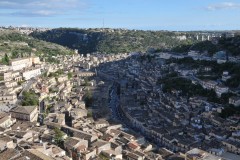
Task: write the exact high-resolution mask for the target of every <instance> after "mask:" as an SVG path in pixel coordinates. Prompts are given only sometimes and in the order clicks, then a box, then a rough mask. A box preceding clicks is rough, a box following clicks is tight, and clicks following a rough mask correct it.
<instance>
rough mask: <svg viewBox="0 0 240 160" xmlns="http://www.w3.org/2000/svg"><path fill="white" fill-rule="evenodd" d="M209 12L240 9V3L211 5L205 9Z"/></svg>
mask: <svg viewBox="0 0 240 160" xmlns="http://www.w3.org/2000/svg"><path fill="white" fill-rule="evenodd" d="M206 9H207V10H209V11H215V10H224V9H240V3H233V2H222V3H218V4H212V5H209V6H207V7H206Z"/></svg>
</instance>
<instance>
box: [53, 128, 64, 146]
mask: <svg viewBox="0 0 240 160" xmlns="http://www.w3.org/2000/svg"><path fill="white" fill-rule="evenodd" d="M54 132H55V136H54V142H55V143H56V144H57V145H58V146H61V145H62V144H63V136H64V133H63V132H62V131H61V130H60V129H59V128H55V129H54Z"/></svg>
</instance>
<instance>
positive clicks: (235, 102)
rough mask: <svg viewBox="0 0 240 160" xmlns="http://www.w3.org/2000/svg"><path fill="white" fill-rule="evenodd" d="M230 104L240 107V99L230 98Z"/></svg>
mask: <svg viewBox="0 0 240 160" xmlns="http://www.w3.org/2000/svg"><path fill="white" fill-rule="evenodd" d="M229 104H232V105H234V106H235V107H237V106H240V97H230V98H229Z"/></svg>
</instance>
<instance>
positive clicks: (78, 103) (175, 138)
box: [0, 50, 240, 160]
mask: <svg viewBox="0 0 240 160" xmlns="http://www.w3.org/2000/svg"><path fill="white" fill-rule="evenodd" d="M55 58H56V59H58V60H59V61H60V63H59V64H54V63H49V62H45V60H44V59H41V60H40V58H39V57H36V56H30V57H26V58H18V59H12V60H11V61H10V63H9V65H1V66H0V79H1V86H0V88H1V89H0V91H1V94H0V111H1V112H0V151H1V152H0V159H4V160H6V159H11V160H20V159H21V160H25V159H26V160H28V159H34V160H48V159H49V160H52V159H56V160H70V159H72V160H80V159H84V160H89V159H99V160H100V159H101V160H104V159H115V160H118V159H119V160H120V159H128V160H148V159H149V160H153V159H154V160H161V159H169V160H171V159H192V160H193V159H205V160H215V159H216V160H219V159H233V160H235V159H240V157H239V154H240V139H239V138H240V125H239V120H240V117H239V114H234V113H231V114H228V115H227V116H226V115H224V112H225V110H224V107H225V105H232V106H235V107H236V108H238V107H239V105H240V96H239V93H240V89H239V88H237V87H230V86H227V84H225V83H224V82H226V81H227V80H228V79H231V78H232V76H233V75H231V73H230V71H228V70H224V71H223V72H222V73H221V74H222V75H220V76H221V79H213V78H211V79H202V78H199V75H200V74H201V75H209V74H211V71H212V70H213V69H214V66H210V65H209V66H206V65H204V66H202V65H197V67H196V66H195V67H193V66H192V65H190V63H191V62H193V63H195V61H196V62H199V63H201V62H204V63H207V62H209V64H211V63H216V65H220V66H221V65H224V64H226V63H231V64H232V65H234V64H235V63H239V60H240V57H237V56H235V57H228V56H227V55H226V53H224V51H221V52H217V53H216V54H214V55H213V56H212V57H210V56H206V55H205V54H201V53H198V52H194V51H192V52H189V53H188V54H173V53H152V52H148V53H129V54H127V53H124V54H116V55H112V54H110V55H107V54H91V55H90V54H87V55H81V54H79V53H78V51H77V50H76V51H75V54H73V55H61V56H57V57H55ZM189 59H190V62H188V63H183V62H182V61H183V60H186V61H187V60H189ZM182 79H183V81H184V82H182V81H181V80H182ZM185 82H189V83H187V84H185ZM181 83H184V85H183V86H184V87H186V86H187V87H192V86H194V87H193V89H192V90H191V92H189V93H185V90H184V89H181V87H182V86H181V87H179V86H178V84H181ZM197 87H198V88H197ZM195 88H197V89H195ZM195 90H196V91H195ZM200 91H201V93H200ZM196 92H197V93H196ZM208 93H212V94H208ZM226 94H227V95H228V97H227V100H226V101H225V102H221V101H220V99H221V98H222V97H223V95H226ZM213 97H214V99H213ZM221 115H224V116H225V117H224V116H221Z"/></svg>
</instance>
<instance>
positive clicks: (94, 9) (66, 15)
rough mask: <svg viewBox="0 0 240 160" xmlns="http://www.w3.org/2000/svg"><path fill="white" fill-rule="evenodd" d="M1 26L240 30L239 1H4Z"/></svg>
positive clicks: (2, 3) (0, 15) (0, 12)
mask: <svg viewBox="0 0 240 160" xmlns="http://www.w3.org/2000/svg"><path fill="white" fill-rule="evenodd" d="M0 9H1V10H0V18H1V22H0V25H3V26H10V25H13V26H33V27H44V28H59V27H64V28H67V27H70V28H76V27H77V28H127V29H136V30H154V31H156V30H168V31H199V30H240V17H239V16H236V15H240V2H239V0H201V1H192V0H182V1H179V0H168V1H163V0H162V1H161V0H148V1H146V0H111V1H110V0H37V1H35V0H21V1H20V0H3V1H0Z"/></svg>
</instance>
